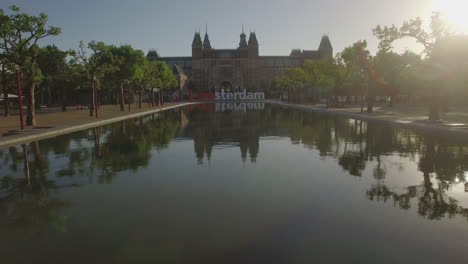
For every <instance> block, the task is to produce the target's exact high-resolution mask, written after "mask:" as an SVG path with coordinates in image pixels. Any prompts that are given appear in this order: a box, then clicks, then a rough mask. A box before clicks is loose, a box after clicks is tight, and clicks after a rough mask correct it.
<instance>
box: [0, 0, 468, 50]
mask: <svg viewBox="0 0 468 264" xmlns="http://www.w3.org/2000/svg"><path fill="white" fill-rule="evenodd" d="M3 2H4V3H2V5H1V6H0V8H2V9H4V10H6V9H7V8H8V7H9V6H11V5H17V6H19V7H20V8H21V10H22V12H26V13H29V14H33V15H37V14H39V13H41V12H43V13H45V14H47V15H48V16H49V23H48V25H52V26H58V27H60V28H62V34H61V35H60V36H58V37H52V38H49V39H48V40H47V41H44V42H43V43H42V44H55V45H57V46H58V47H59V48H61V49H77V47H78V44H79V42H80V41H81V40H82V41H85V42H89V41H91V40H96V41H103V42H105V43H107V44H114V45H122V44H130V45H132V46H133V47H134V48H136V49H141V50H143V51H144V52H145V53H147V52H148V51H149V50H150V49H156V50H157V51H158V52H159V54H160V55H161V56H165V57H166V56H190V55H191V43H192V39H193V35H194V33H195V31H201V33H202V34H204V33H205V25H206V24H207V25H208V33H209V36H210V40H211V44H212V45H213V47H214V48H220V49H225V48H227V49H232V48H237V46H238V43H239V35H240V33H241V31H242V25H245V31H246V33H247V34H248V32H249V31H250V30H255V31H256V33H257V37H258V40H259V44H260V55H289V53H290V52H291V50H292V49H295V48H300V49H305V50H315V49H317V48H318V46H319V43H320V39H321V37H322V35H323V34H328V35H329V36H330V39H331V41H332V45H333V48H334V53H337V52H340V51H342V50H343V49H344V48H345V47H346V46H349V45H351V44H352V43H354V42H356V41H358V40H367V41H368V43H369V49H370V51H371V53H373V54H374V53H375V52H376V51H377V45H378V42H377V40H376V39H375V37H374V36H373V35H372V28H374V27H375V26H376V25H379V24H380V25H382V26H385V25H391V24H395V25H397V26H399V25H401V24H402V23H403V21H405V20H408V19H413V18H415V17H421V18H422V19H423V20H424V23H425V24H426V25H428V24H429V22H430V21H429V19H430V16H431V14H432V12H433V11H435V10H444V11H446V14H447V15H448V16H449V19H448V20H449V21H450V22H451V23H452V24H454V25H455V26H454V27H455V28H456V29H457V30H458V31H463V32H468V20H467V19H466V18H465V16H462V15H461V13H460V11H461V10H465V8H463V6H466V4H465V3H464V2H463V1H460V0H451V1H445V0H444V1H442V0H429V1H428V0H413V1H411V2H410V3H408V2H409V1H404V0H394V1H372V0H357V1H352V2H351V1H339V0H331V1H325V0H318V1H306V0H291V1H284V0H269V1H266V0H257V1H255V2H254V3H252V2H250V1H247V0H238V1H232V0H231V1H227V0H204V1H197V2H193V1H181V0H174V1H171V2H170V3H167V2H165V1H151V0H137V1H110V0H95V1H90V0H82V1H72V0H63V1H52V0H43V1H34V2H33V3H31V2H30V1H29V0H16V1H11V0H4V1H3ZM28 2H29V3H28ZM462 5H463V6H462ZM465 27H466V28H465ZM395 47H396V51H403V50H405V49H410V50H413V51H416V52H420V51H422V47H421V46H420V45H418V44H416V43H415V42H414V41H410V40H402V41H399V42H398V43H396V46H395Z"/></svg>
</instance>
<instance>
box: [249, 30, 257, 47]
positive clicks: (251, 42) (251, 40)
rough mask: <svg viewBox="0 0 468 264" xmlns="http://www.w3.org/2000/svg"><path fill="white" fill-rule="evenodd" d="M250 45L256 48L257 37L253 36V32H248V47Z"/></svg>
mask: <svg viewBox="0 0 468 264" xmlns="http://www.w3.org/2000/svg"><path fill="white" fill-rule="evenodd" d="M250 45H255V46H258V40H257V35H256V34H255V32H250V37H249V46H250Z"/></svg>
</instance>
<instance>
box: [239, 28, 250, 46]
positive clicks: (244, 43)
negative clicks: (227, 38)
mask: <svg viewBox="0 0 468 264" xmlns="http://www.w3.org/2000/svg"><path fill="white" fill-rule="evenodd" d="M248 48H249V47H248V45H247V35H246V34H245V33H244V26H242V34H241V35H240V42H239V49H240V50H246V49H248Z"/></svg>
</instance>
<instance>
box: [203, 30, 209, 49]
mask: <svg viewBox="0 0 468 264" xmlns="http://www.w3.org/2000/svg"><path fill="white" fill-rule="evenodd" d="M203 48H205V49H211V42H210V37H209V36H208V32H206V33H205V39H204V40H203Z"/></svg>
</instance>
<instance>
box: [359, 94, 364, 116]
mask: <svg viewBox="0 0 468 264" xmlns="http://www.w3.org/2000/svg"><path fill="white" fill-rule="evenodd" d="M360 103H361V113H364V94H361V100H360Z"/></svg>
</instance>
